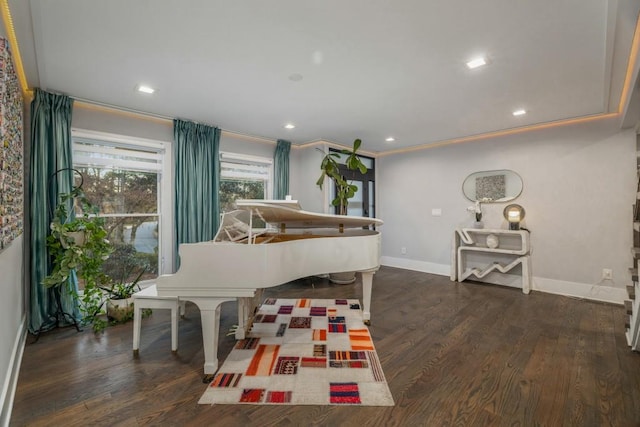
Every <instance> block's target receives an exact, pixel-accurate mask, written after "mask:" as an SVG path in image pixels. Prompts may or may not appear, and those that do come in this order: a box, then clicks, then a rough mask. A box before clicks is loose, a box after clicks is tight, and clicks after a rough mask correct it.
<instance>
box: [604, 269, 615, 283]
mask: <svg viewBox="0 0 640 427" xmlns="http://www.w3.org/2000/svg"><path fill="white" fill-rule="evenodd" d="M602 278H603V279H604V280H611V279H613V270H612V269H610V268H603V269H602Z"/></svg>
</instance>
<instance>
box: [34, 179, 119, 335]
mask: <svg viewBox="0 0 640 427" xmlns="http://www.w3.org/2000/svg"><path fill="white" fill-rule="evenodd" d="M69 169H70V170H72V171H73V172H74V173H77V174H78V175H80V184H79V185H78V186H76V187H74V188H73V189H72V190H71V192H70V193H63V194H60V200H59V202H58V205H57V206H56V208H55V210H54V212H53V221H52V222H51V226H50V228H51V233H50V234H49V237H47V248H48V249H49V254H50V256H51V259H52V264H53V269H52V271H51V274H49V275H48V276H47V277H45V278H44V280H43V281H42V284H43V285H44V286H45V287H47V288H53V290H54V291H56V290H58V293H59V288H60V287H61V286H71V281H73V280H75V277H77V279H78V280H80V281H82V283H83V285H84V289H83V292H82V295H79V294H78V292H76V291H75V287H73V288H72V289H70V291H71V292H72V294H73V295H74V298H76V300H77V301H78V303H79V308H80V313H81V315H82V320H81V323H82V324H84V325H87V324H92V325H93V330H94V331H96V332H99V331H101V330H102V329H104V328H105V327H106V325H107V324H106V321H105V320H104V319H102V318H101V315H102V314H104V309H103V306H104V303H105V298H104V294H103V292H102V290H101V289H100V285H101V284H103V283H106V282H107V281H108V277H107V276H106V275H105V274H104V273H103V271H102V264H103V263H104V261H105V260H106V259H107V258H108V257H109V255H110V254H111V252H112V251H113V248H112V246H111V244H110V243H109V241H108V240H107V231H106V229H105V228H104V218H102V217H100V216H99V215H98V208H97V207H96V206H94V205H93V204H92V203H91V202H90V201H89V199H87V197H86V195H85V194H84V191H83V190H82V174H81V173H80V172H78V171H77V170H75V169H71V168H65V169H60V170H58V171H56V172H54V174H53V176H52V177H51V179H53V178H54V177H55V175H56V174H58V173H59V172H61V171H62V170H69ZM74 206H75V207H76V208H80V209H81V214H80V215H75V214H74ZM62 314H63V315H67V316H68V317H71V316H70V315H68V314H66V313H62ZM74 323H75V320H74ZM76 327H77V326H76Z"/></svg>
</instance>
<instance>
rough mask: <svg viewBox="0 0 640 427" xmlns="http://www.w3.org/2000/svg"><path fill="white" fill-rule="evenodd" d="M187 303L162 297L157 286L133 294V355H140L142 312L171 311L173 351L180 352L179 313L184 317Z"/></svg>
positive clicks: (173, 298)
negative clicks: (146, 310) (148, 310)
mask: <svg viewBox="0 0 640 427" xmlns="http://www.w3.org/2000/svg"><path fill="white" fill-rule="evenodd" d="M184 304H185V301H180V300H179V299H178V298H176V297H160V296H158V289H157V288H156V285H151V286H149V287H148V288H145V289H143V290H141V291H139V292H136V293H135V294H133V354H134V356H137V355H138V352H139V349H140V329H141V320H142V310H144V309H148V308H150V309H168V310H171V351H173V352H174V353H175V352H176V351H178V312H179V313H180V316H181V317H184Z"/></svg>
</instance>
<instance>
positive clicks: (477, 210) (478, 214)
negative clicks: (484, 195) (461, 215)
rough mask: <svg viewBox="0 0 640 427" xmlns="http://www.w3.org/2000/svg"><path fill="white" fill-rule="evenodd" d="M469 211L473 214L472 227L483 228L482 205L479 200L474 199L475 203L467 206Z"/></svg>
mask: <svg viewBox="0 0 640 427" xmlns="http://www.w3.org/2000/svg"><path fill="white" fill-rule="evenodd" d="M467 210H468V211H469V212H473V214H474V215H475V218H476V220H475V222H474V223H473V228H484V223H483V222H482V205H481V204H480V201H479V200H476V203H475V204H474V205H473V206H469V207H468V208H467Z"/></svg>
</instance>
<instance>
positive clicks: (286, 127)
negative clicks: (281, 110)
mask: <svg viewBox="0 0 640 427" xmlns="http://www.w3.org/2000/svg"><path fill="white" fill-rule="evenodd" d="M295 127H296V125H294V124H291V123H287V124H286V125H284V128H285V129H294V128H295Z"/></svg>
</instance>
